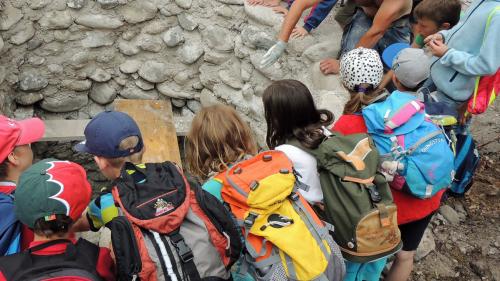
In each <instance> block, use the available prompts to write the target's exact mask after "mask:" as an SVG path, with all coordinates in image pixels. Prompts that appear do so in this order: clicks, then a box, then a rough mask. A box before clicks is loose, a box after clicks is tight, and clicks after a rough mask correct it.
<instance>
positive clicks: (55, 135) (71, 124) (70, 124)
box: [42, 119, 90, 141]
mask: <svg viewBox="0 0 500 281" xmlns="http://www.w3.org/2000/svg"><path fill="white" fill-rule="evenodd" d="M89 122H90V119H88V120H44V123H45V135H44V136H43V138H42V141H74V140H84V139H85V136H84V135H83V131H84V130H85V127H86V126H87V124H88V123H89Z"/></svg>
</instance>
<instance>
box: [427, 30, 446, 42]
mask: <svg viewBox="0 0 500 281" xmlns="http://www.w3.org/2000/svg"><path fill="white" fill-rule="evenodd" d="M431 41H436V42H437V41H440V42H443V41H444V38H443V34H441V33H434V34H432V35H429V36H427V37H425V39H424V43H425V44H429V42H431Z"/></svg>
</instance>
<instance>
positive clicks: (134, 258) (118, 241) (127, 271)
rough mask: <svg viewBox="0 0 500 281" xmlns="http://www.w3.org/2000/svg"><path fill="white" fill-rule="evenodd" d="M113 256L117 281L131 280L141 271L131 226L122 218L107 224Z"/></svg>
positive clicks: (135, 240)
mask: <svg viewBox="0 0 500 281" xmlns="http://www.w3.org/2000/svg"><path fill="white" fill-rule="evenodd" d="M107 227H109V229H110V230H111V243H112V245H113V252H114V254H115V261H116V269H117V277H118V280H133V279H134V278H137V277H138V275H139V273H140V272H141V271H142V261H141V255H140V253H139V248H138V243H137V239H136V237H135V235H134V230H133V228H132V225H131V224H130V222H129V221H128V220H127V218H126V217H124V216H118V217H116V218H114V219H113V220H112V221H110V222H109V223H108V224H107Z"/></svg>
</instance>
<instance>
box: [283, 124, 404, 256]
mask: <svg viewBox="0 0 500 281" xmlns="http://www.w3.org/2000/svg"><path fill="white" fill-rule="evenodd" d="M289 144H290V145H294V146H297V147H299V148H300V149H302V150H304V151H306V152H308V153H310V154H311V155H313V156H314V157H315V158H316V160H317V162H318V170H319V173H320V182H321V189H322V190H323V204H324V210H320V211H319V213H320V216H321V217H323V219H324V220H326V221H327V222H329V223H331V224H333V225H334V226H335V232H334V234H333V238H334V240H335V242H337V244H338V245H339V246H340V248H341V251H342V255H343V257H344V258H345V259H347V260H349V261H351V262H358V263H366V262H370V261H374V260H377V259H380V258H384V257H387V256H389V255H392V254H394V253H395V252H397V251H399V250H400V249H401V247H402V243H401V234H400V231H399V228H398V223H397V208H396V205H395V204H394V202H393V199H392V194H391V190H390V187H389V185H388V184H387V182H386V180H385V177H384V176H383V175H381V174H379V173H378V172H377V166H378V161H379V153H378V151H377V149H376V148H375V145H374V143H373V141H372V139H371V138H370V137H369V136H368V135H367V134H354V135H349V136H342V135H339V134H338V133H331V135H330V136H329V137H328V138H326V139H325V141H323V142H322V143H321V144H320V145H319V147H318V148H317V149H313V150H311V149H307V148H305V147H303V146H302V145H301V144H300V142H298V141H297V140H292V141H290V142H289ZM321 213H322V214H321Z"/></svg>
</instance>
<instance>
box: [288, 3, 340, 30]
mask: <svg viewBox="0 0 500 281" xmlns="http://www.w3.org/2000/svg"><path fill="white" fill-rule="evenodd" d="M337 1H338V0H322V1H321V2H319V3H318V4H316V5H314V6H313V7H312V9H311V13H309V15H308V16H307V17H306V18H305V19H304V29H305V30H307V32H311V30H313V29H315V28H317V27H318V26H319V25H320V24H321V22H322V21H323V20H324V19H325V18H326V16H328V14H329V13H330V11H331V10H332V8H333V6H335V4H336V3H337ZM293 2H294V0H288V9H289V10H290V7H291V6H292V4H293Z"/></svg>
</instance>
